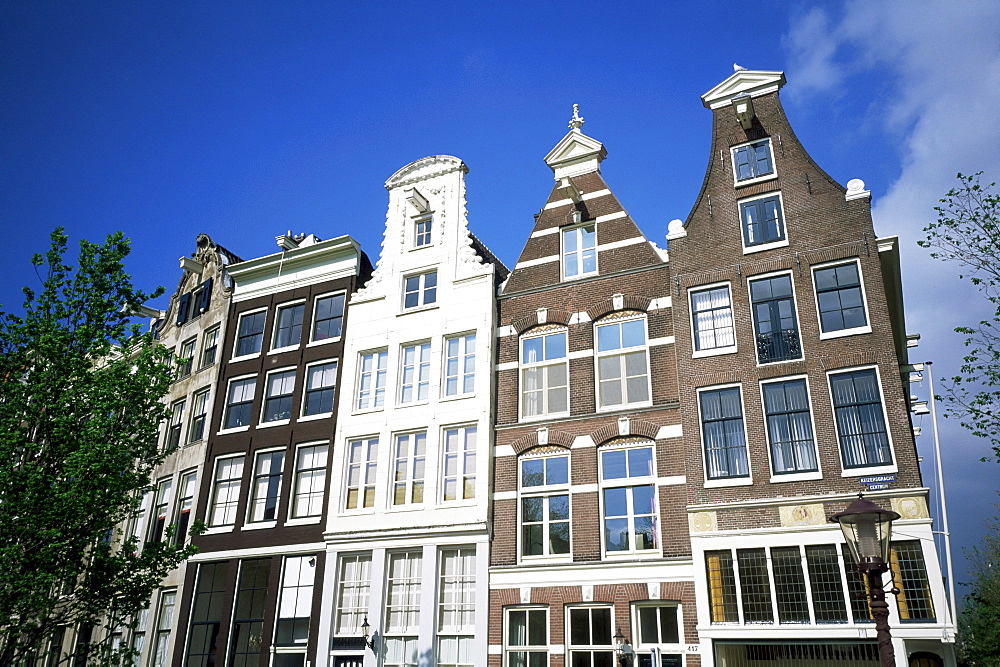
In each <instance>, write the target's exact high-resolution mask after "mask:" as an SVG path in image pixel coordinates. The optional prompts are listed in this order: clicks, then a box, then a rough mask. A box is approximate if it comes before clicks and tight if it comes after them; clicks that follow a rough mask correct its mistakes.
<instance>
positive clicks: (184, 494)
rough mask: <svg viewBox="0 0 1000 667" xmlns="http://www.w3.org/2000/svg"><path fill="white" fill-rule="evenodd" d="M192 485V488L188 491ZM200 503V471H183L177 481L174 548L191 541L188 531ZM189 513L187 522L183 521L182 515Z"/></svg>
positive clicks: (193, 469)
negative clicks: (196, 506) (196, 507)
mask: <svg viewBox="0 0 1000 667" xmlns="http://www.w3.org/2000/svg"><path fill="white" fill-rule="evenodd" d="M189 484H190V486H191V488H190V489H188V485H189ZM197 501H198V469H197V468H190V469H188V470H182V471H181V473H180V477H179V478H178V480H177V505H176V507H175V508H174V525H175V526H177V532H175V533H174V546H184V545H185V544H187V543H188V541H189V540H190V536H189V535H188V531H190V530H191V525H192V523H193V520H194V510H195V504H196V503H197ZM185 512H187V520H186V521H182V519H181V517H182V515H183V514H184V513H185Z"/></svg>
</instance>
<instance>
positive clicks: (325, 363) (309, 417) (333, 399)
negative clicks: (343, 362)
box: [298, 357, 340, 422]
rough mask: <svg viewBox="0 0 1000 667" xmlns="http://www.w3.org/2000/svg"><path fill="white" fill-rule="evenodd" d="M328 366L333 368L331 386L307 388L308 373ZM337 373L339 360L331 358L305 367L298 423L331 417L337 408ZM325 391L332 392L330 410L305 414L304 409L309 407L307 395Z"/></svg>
mask: <svg viewBox="0 0 1000 667" xmlns="http://www.w3.org/2000/svg"><path fill="white" fill-rule="evenodd" d="M330 364H332V365H333V367H334V368H333V384H332V385H323V386H322V387H320V388H315V387H314V388H310V387H309V382H310V372H311V371H312V369H314V368H316V367H318V366H328V365H330ZM339 372H340V360H339V359H337V358H336V357H335V358H333V359H320V360H319V361H314V362H312V363H310V364H307V365H306V372H305V374H304V378H305V379H304V380H303V385H302V400H301V401H300V402H301V405H300V406H299V417H298V420H299V421H300V422H301V421H309V420H312V419H323V418H325V417H329V416H331V415H332V414H333V411H334V410H335V409H336V406H337V374H338V373H339ZM327 390H331V391H332V392H333V395H332V396H331V398H330V409H329V410H324V411H323V412H314V413H312V414H306V408H307V407H308V405H309V393H310V392H324V391H327Z"/></svg>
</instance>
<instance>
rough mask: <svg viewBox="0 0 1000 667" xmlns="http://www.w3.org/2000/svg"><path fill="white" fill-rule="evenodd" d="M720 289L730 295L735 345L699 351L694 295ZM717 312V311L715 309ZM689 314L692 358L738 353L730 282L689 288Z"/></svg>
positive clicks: (730, 314)
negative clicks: (723, 289)
mask: <svg viewBox="0 0 1000 667" xmlns="http://www.w3.org/2000/svg"><path fill="white" fill-rule="evenodd" d="M720 287H725V288H726V292H727V293H728V294H729V318H730V320H731V321H732V329H733V344H732V345H720V346H718V347H710V348H706V349H704V350H699V349H698V327H697V326H695V317H696V316H695V310H694V299H693V298H692V297H693V295H694V294H697V293H699V292H709V291H712V290H717V289H719V288H720ZM713 310H717V309H713ZM688 314H689V316H690V319H691V322H690V326H691V357H692V358H694V359H698V358H701V357H714V356H717V355H720V354H732V353H734V352H736V351H737V350H738V348H739V341H738V338H737V336H736V312H735V307H734V304H733V286H732V283H730V282H729V281H725V282H719V283H711V284H708V285H698V286H697V287H690V288H688Z"/></svg>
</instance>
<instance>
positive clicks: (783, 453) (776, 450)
mask: <svg viewBox="0 0 1000 667" xmlns="http://www.w3.org/2000/svg"><path fill="white" fill-rule="evenodd" d="M761 389H762V391H763V394H764V419H765V421H766V423H767V441H768V445H769V446H770V448H771V468H772V470H774V474H775V475H784V474H788V473H798V472H816V471H818V470H819V467H818V464H817V463H816V445H815V442H814V441H813V429H812V416H811V415H810V414H809V392H808V390H807V389H806V381H805V379H804V378H803V379H799V380H785V381H783V382H768V383H766V384H763V385H761Z"/></svg>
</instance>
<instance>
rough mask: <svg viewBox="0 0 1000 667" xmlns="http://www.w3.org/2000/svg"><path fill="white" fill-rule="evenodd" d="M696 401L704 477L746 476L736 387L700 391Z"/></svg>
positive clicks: (738, 398) (738, 397) (745, 453)
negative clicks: (699, 415) (702, 447)
mask: <svg viewBox="0 0 1000 667" xmlns="http://www.w3.org/2000/svg"><path fill="white" fill-rule="evenodd" d="M698 405H699V407H700V408H701V433H702V439H703V441H704V443H705V472H706V477H707V478H708V479H710V480H713V479H730V478H735V477H749V476H750V467H749V463H748V462H747V447H746V434H745V433H744V430H743V399H742V397H741V396H740V388H739V387H724V388H722V389H709V390H706V391H701V392H699V393H698Z"/></svg>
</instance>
